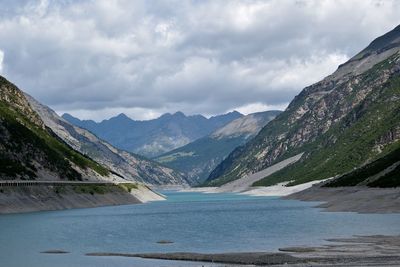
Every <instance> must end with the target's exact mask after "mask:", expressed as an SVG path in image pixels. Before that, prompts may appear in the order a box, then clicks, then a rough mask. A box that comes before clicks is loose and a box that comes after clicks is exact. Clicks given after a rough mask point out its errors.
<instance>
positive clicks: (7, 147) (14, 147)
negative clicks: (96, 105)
mask: <svg viewBox="0 0 400 267" xmlns="http://www.w3.org/2000/svg"><path fill="white" fill-rule="evenodd" d="M0 166H1V168H0V179H3V180H6V179H43V180H60V179H67V180H93V179H98V180H101V179H113V178H114V174H112V173H111V172H110V171H109V170H108V169H107V168H104V167H103V166H101V165H100V164H98V163H96V162H94V161H93V160H91V159H90V158H87V157H85V156H84V155H82V154H80V153H78V152H76V151H74V150H73V149H71V148H70V147H69V146H68V145H66V144H65V143H64V142H62V141H61V140H60V139H59V138H58V137H57V136H56V135H55V134H54V133H53V132H52V131H51V130H50V129H49V128H47V127H46V125H45V123H44V122H43V121H42V120H41V118H40V117H39V115H38V114H37V113H36V112H35V111H34V110H33V109H32V108H31V106H30V104H29V102H28V101H27V100H26V98H25V96H24V94H23V93H22V91H20V90H19V89H18V88H17V87H16V86H15V85H13V84H12V83H10V82H9V81H7V80H6V79H5V78H4V77H1V76H0Z"/></svg>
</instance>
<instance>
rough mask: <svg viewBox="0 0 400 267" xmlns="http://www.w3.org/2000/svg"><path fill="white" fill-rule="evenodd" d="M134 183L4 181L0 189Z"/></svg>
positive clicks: (0, 182)
mask: <svg viewBox="0 0 400 267" xmlns="http://www.w3.org/2000/svg"><path fill="white" fill-rule="evenodd" d="M129 183H135V182H129V181H126V182H106V181H104V182H103V181H99V182H97V181H83V182H82V181H24V180H17V181H16V180H6V181H0V187H11V186H18V187H19V186H40V185H42V186H58V185H118V184H129Z"/></svg>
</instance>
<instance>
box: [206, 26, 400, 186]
mask: <svg viewBox="0 0 400 267" xmlns="http://www.w3.org/2000/svg"><path fill="white" fill-rule="evenodd" d="M399 140H400V26H398V27H396V28H395V29H393V30H392V31H391V32H389V33H387V34H385V35H383V36H381V37H379V38H377V39H376V40H374V41H373V42H372V43H371V44H370V45H369V46H368V47H367V48H365V49H364V50H363V51H361V52H360V53H359V54H357V55H356V56H354V57H353V58H351V59H350V60H349V61H348V62H346V63H345V64H343V65H341V66H339V68H338V70H337V71H336V72H334V73H333V74H332V75H330V76H328V77H326V78H325V79H323V80H322V81H320V82H318V83H316V84H313V85H311V86H309V87H306V88H305V89H304V90H303V91H302V92H301V93H300V94H299V95H298V96H296V97H295V98H294V100H293V101H292V102H291V103H290V105H289V106H288V108H287V109H286V110H285V112H283V113H281V114H280V115H279V116H277V118H276V119H274V120H273V121H271V122H270V123H268V125H267V126H266V127H264V128H263V129H262V130H261V131H260V133H259V134H258V135H257V136H256V137H255V138H254V139H252V140H251V141H250V142H249V143H247V144H246V145H245V146H243V147H239V148H238V149H236V150H234V151H233V152H232V153H231V154H230V155H229V156H228V157H227V158H226V159H225V160H224V161H223V162H222V163H221V164H219V165H218V166H217V167H216V168H215V170H214V171H213V172H212V173H211V174H210V176H209V178H208V181H207V184H208V185H221V184H224V183H227V182H229V181H232V180H235V179H238V178H240V177H243V176H245V175H246V174H250V173H254V172H257V171H260V170H263V169H265V168H266V167H268V166H271V165H272V164H274V163H276V162H279V161H282V160H284V159H286V158H289V157H291V156H294V155H298V154H299V153H304V154H303V156H302V158H301V159H300V160H299V161H298V162H296V163H294V164H293V165H290V166H289V167H287V168H285V169H283V170H281V171H279V172H277V173H274V174H272V175H271V176H268V177H266V178H265V179H263V180H261V181H259V182H257V183H256V185H272V184H276V183H278V182H283V181H292V182H291V184H292V185H293V184H299V183H305V182H308V181H312V180H319V179H325V178H328V177H332V176H336V175H340V174H343V173H346V172H349V171H350V170H352V169H354V168H357V167H359V166H360V165H363V164H365V163H367V162H370V161H373V160H375V159H377V158H379V157H382V156H384V155H386V154H387V153H390V152H391V151H393V150H394V149H396V148H397V147H398V146H399V145H400V144H399Z"/></svg>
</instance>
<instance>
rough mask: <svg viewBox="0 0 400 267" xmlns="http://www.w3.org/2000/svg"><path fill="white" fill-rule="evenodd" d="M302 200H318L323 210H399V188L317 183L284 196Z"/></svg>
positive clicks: (389, 211) (382, 211)
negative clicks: (323, 184)
mask: <svg viewBox="0 0 400 267" xmlns="http://www.w3.org/2000/svg"><path fill="white" fill-rule="evenodd" d="M285 198H286V199H296V200H303V201H320V202H324V203H323V204H320V205H318V206H317V207H319V208H324V209H325V211H348V212H359V213H398V212H400V188H370V187H357V186H354V187H337V188H326V187H320V186H318V185H315V186H312V187H311V188H309V189H306V190H304V191H301V192H297V193H294V194H292V195H289V196H287V197H285Z"/></svg>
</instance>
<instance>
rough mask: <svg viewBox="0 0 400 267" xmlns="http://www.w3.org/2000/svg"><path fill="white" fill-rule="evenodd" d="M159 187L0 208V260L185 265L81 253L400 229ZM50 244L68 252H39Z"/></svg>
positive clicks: (286, 203) (295, 204) (270, 243)
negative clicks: (23, 208)
mask: <svg viewBox="0 0 400 267" xmlns="http://www.w3.org/2000/svg"><path fill="white" fill-rule="evenodd" d="M163 193H164V194H166V195H167V196H168V200H167V201H163V202H153V203H149V204H140V205H126V206H114V207H101V208H94V209H78V210H64V211H52V212H36V213H29V214H15V215H1V216H0V266H7V267H17V266H18V267H20V266H21V267H22V266H32V267H50V266H51V267H53V266H85V267H94V266H96V267H97V266H121V267H122V266H123V267H125V266H189V263H182V262H170V261H153V260H141V259H135V258H119V257H88V256H84V254H85V253H89V252H127V253H129V252H130V253H135V252H173V251H192V252H227V251H230V252H233V251H275V250H277V249H278V248H279V247H284V246H295V245H313V244H321V243H323V242H324V239H326V238H333V237H348V236H351V235H372V234H400V215H399V214H387V215H382V214H368V215H366V214H356V213H340V212H335V213H329V212H321V211H320V210H319V209H316V208H313V207H312V206H313V205H315V203H309V202H299V201H292V200H281V199H279V198H274V197H249V196H242V195H235V194H202V193H182V192H163ZM159 240H171V241H173V242H174V243H173V244H168V245H162V244H157V241H159ZM53 249H60V250H66V251H69V252H71V253H69V254H64V255H50V254H41V253H40V252H41V251H45V250H53ZM201 265H203V264H200V266H201ZM192 266H199V263H193V264H192ZM207 266H209V265H207Z"/></svg>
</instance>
